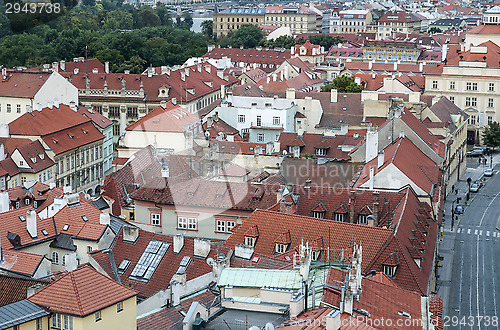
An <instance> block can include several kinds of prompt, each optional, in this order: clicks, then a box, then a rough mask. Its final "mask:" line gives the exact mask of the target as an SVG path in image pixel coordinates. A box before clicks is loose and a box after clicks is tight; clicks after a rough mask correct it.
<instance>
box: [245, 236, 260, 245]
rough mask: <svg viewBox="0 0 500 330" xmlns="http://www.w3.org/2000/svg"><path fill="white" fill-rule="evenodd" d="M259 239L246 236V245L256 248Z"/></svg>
mask: <svg viewBox="0 0 500 330" xmlns="http://www.w3.org/2000/svg"><path fill="white" fill-rule="evenodd" d="M256 240H257V239H256V238H255V237H250V236H245V245H248V246H255V241H256Z"/></svg>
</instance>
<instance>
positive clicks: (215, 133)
mask: <svg viewBox="0 0 500 330" xmlns="http://www.w3.org/2000/svg"><path fill="white" fill-rule="evenodd" d="M202 127H203V131H205V132H208V133H209V134H210V135H209V136H210V137H211V138H217V137H220V135H221V134H223V136H226V137H227V135H233V136H235V139H236V140H239V139H241V137H240V136H239V131H238V130H237V129H236V128H234V127H233V126H230V125H229V124H228V123H226V122H225V121H224V120H222V119H220V118H219V119H217V120H216V121H214V122H213V124H212V127H211V128H209V129H208V130H207V127H208V124H207V122H205V123H204V124H203V125H202Z"/></svg>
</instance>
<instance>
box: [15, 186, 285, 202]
mask: <svg viewBox="0 0 500 330" xmlns="http://www.w3.org/2000/svg"><path fill="white" fill-rule="evenodd" d="M284 192H285V187H284V186H281V187H280V189H278V191H277V192H276V203H279V202H281V200H282V199H283V195H284ZM7 197H8V195H7Z"/></svg>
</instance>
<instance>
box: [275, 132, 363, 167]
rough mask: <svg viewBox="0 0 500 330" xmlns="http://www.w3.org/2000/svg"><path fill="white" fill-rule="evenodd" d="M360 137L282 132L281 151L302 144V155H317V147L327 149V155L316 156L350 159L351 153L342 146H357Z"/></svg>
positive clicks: (280, 138)
mask: <svg viewBox="0 0 500 330" xmlns="http://www.w3.org/2000/svg"><path fill="white" fill-rule="evenodd" d="M360 140H361V139H360V138H354V137H353V136H349V135H337V136H335V137H328V136H323V134H312V133H304V134H303V135H302V136H299V135H297V133H281V134H280V137H279V142H280V153H283V151H286V150H287V147H288V146H300V147H301V150H300V153H301V155H304V154H310V155H315V154H316V149H327V153H326V155H325V156H320V155H316V158H329V159H336V160H349V159H350V157H349V153H348V152H344V151H342V149H341V148H339V147H341V146H355V145H356V144H358V142H359V141H360Z"/></svg>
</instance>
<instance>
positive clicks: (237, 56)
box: [203, 48, 291, 73]
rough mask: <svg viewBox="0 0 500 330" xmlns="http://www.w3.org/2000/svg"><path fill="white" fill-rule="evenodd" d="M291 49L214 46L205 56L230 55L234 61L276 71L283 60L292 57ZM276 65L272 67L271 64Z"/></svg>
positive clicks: (268, 70)
mask: <svg viewBox="0 0 500 330" xmlns="http://www.w3.org/2000/svg"><path fill="white" fill-rule="evenodd" d="M290 56H291V51H290V50H284V51H276V50H272V49H260V50H259V49H239V48H214V49H213V50H211V51H209V52H208V53H206V54H205V55H203V57H207V58H214V59H220V58H223V57H228V58H230V59H231V62H233V63H240V62H243V63H247V64H253V63H258V64H260V67H259V69H261V70H262V71H265V72H268V73H269V72H272V71H274V70H275V69H276V68H277V67H278V66H279V65H280V64H281V63H283V61H284V60H285V59H287V58H290ZM271 64H272V65H273V66H274V67H270V65H271Z"/></svg>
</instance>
